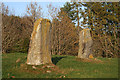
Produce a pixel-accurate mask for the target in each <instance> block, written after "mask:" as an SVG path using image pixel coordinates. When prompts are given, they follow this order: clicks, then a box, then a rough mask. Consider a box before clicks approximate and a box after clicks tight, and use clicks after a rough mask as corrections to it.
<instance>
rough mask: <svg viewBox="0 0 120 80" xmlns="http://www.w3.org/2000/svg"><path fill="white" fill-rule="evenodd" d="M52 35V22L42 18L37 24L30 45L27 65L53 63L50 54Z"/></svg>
mask: <svg viewBox="0 0 120 80" xmlns="http://www.w3.org/2000/svg"><path fill="white" fill-rule="evenodd" d="M50 33H51V23H50V20H48V19H42V18H40V19H38V20H37V21H36V22H35V24H34V29H33V32H32V35H31V41H30V45H29V51H28V57H27V64H29V65H41V64H46V63H52V61H51V53H50V50H51V49H50Z"/></svg>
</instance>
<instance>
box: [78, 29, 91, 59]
mask: <svg viewBox="0 0 120 80" xmlns="http://www.w3.org/2000/svg"><path fill="white" fill-rule="evenodd" d="M92 43H93V41H92V37H91V35H90V29H88V28H87V29H83V30H82V31H80V33H79V51H78V58H89V55H90V54H91V53H92V52H91V46H92Z"/></svg>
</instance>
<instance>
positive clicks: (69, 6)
mask: <svg viewBox="0 0 120 80" xmlns="http://www.w3.org/2000/svg"><path fill="white" fill-rule="evenodd" d="M81 7H82V4H81V2H70V3H69V2H66V4H65V5H64V7H62V8H61V10H63V11H65V12H66V13H67V14H68V16H69V18H70V19H71V20H72V21H73V22H74V23H76V24H77V27H78V32H79V30H81V28H80V19H81V16H80V13H81V11H82V9H81Z"/></svg>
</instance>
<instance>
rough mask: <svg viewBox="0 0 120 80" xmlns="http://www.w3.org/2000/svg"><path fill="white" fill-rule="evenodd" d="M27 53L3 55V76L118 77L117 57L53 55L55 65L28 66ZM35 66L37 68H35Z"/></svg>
mask: <svg viewBox="0 0 120 80" xmlns="http://www.w3.org/2000/svg"><path fill="white" fill-rule="evenodd" d="M26 60H27V54H25V53H11V54H3V56H2V77H3V78H11V77H12V78H118V59H117V58H97V59H94V60H93V59H91V60H81V59H78V58H77V57H75V56H58V55H53V56H52V62H53V64H54V67H46V66H47V65H48V64H46V65H40V66H28V65H26V64H25V62H26ZM34 67H35V68H34Z"/></svg>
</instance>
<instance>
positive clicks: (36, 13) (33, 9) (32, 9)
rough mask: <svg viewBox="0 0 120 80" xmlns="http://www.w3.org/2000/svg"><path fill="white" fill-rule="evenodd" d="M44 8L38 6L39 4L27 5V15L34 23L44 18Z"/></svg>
mask: <svg viewBox="0 0 120 80" xmlns="http://www.w3.org/2000/svg"><path fill="white" fill-rule="evenodd" d="M41 10H42V8H41V6H40V5H38V4H37V2H33V3H32V2H31V3H30V4H29V5H27V14H28V16H30V17H31V18H32V21H33V23H34V22H35V20H36V19H38V18H41V17H42V11H41Z"/></svg>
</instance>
